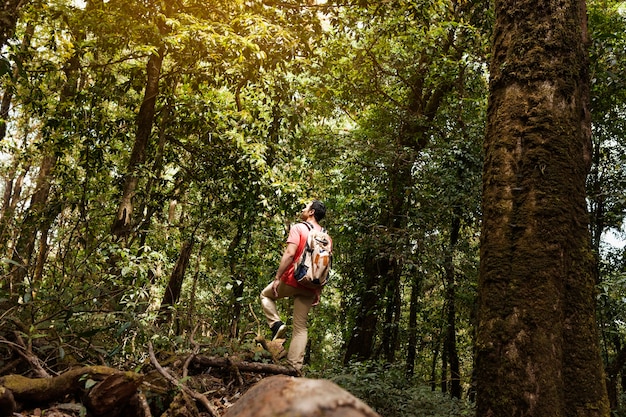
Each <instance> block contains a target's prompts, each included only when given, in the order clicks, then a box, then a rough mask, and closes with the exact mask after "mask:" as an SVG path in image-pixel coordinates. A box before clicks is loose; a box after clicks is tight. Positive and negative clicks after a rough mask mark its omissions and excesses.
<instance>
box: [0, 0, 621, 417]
mask: <svg viewBox="0 0 626 417" xmlns="http://www.w3.org/2000/svg"><path fill="white" fill-rule="evenodd" d="M609 3H610V4H609V5H610V7H605V6H606V5H607V3H606V2H601V3H597V2H590V3H589V13H590V14H589V16H590V20H589V23H590V30H591V32H592V34H593V36H592V39H593V44H592V49H591V57H592V63H593V66H592V110H593V118H594V127H593V129H594V146H595V150H596V154H595V155H596V159H594V161H593V163H594V165H593V170H592V176H590V182H589V187H588V188H589V190H590V191H589V197H590V200H589V201H590V206H591V207H592V214H594V215H595V214H596V213H597V217H594V219H596V218H597V219H602V222H599V223H596V225H597V227H598V229H597V230H598V236H600V235H602V233H603V232H604V231H606V230H607V229H609V228H613V229H617V228H619V227H621V225H622V223H623V219H624V214H625V213H624V198H623V195H624V193H623V192H621V191H620V190H624V188H625V186H626V182H625V181H626V180H625V179H624V178H626V175H624V169H623V168H624V166H626V164H624V163H623V162H624V161H623V158H624V156H623V155H624V154H626V153H625V152H624V149H623V143H622V142H623V140H622V139H623V137H624V135H623V133H624V132H623V130H624V129H623V128H624V123H623V119H624V117H623V116H624V108H623V104H624V103H623V99H624V94H625V91H626V89H625V88H624V85H623V80H625V79H626V77H624V76H623V74H622V72H623V70H624V68H626V65H624V62H623V60H624V54H623V51H624V37H623V36H622V35H621V34H623V33H626V31H624V30H623V29H624V27H623V26H624V19H623V16H622V12H621V9H620V8H619V5H618V4H617V3H616V4H614V5H613V4H612V3H611V2H609ZM491 18H492V16H491V9H490V7H488V6H486V4H485V3H483V2H457V1H438V0H437V1H435V0H433V1H430V0H429V1H421V2H416V1H414V0H392V1H387V2H384V3H381V2H370V3H367V2H362V1H351V0H350V1H347V2H345V1H342V2H336V1H328V2H325V3H322V4H319V3H315V4H310V3H307V4H304V3H303V2H296V1H291V0H286V1H281V2H267V1H260V0H248V1H242V0H237V1H231V0H229V1H222V0H218V1H214V2H211V4H207V2H200V1H196V0H180V1H172V2H157V1H152V0H145V1H141V2H137V1H129V0H110V1H106V2H102V1H92V0H89V1H86V2H85V4H84V7H83V6H80V5H79V3H77V2H73V1H69V0H68V1H65V0H57V1H54V2H40V1H32V2H28V4H27V5H26V6H25V7H24V9H23V11H22V14H21V17H20V20H19V21H18V25H17V28H16V31H15V36H14V37H13V38H12V39H10V40H9V41H8V43H7V45H6V46H5V49H4V52H6V53H3V65H1V67H2V69H1V71H0V72H1V73H0V91H1V92H2V93H3V94H4V97H5V99H6V100H7V101H9V102H10V105H11V106H10V111H9V112H8V113H7V114H6V115H4V114H3V115H2V117H3V118H5V119H6V122H7V124H6V126H7V131H6V136H5V137H3V138H0V151H1V156H2V158H1V159H0V171H1V172H2V177H3V184H2V191H3V195H4V198H3V200H2V205H1V210H2V211H1V213H0V259H1V261H0V273H1V274H2V282H1V285H0V305H2V308H3V314H2V315H1V316H0V328H2V329H3V330H2V334H0V336H2V337H3V338H5V339H6V340H4V339H3V340H0V341H1V342H2V343H3V344H2V345H1V346H2V349H3V350H2V358H1V359H0V360H1V361H2V364H6V363H9V362H10V359H11V358H12V355H13V354H14V353H13V352H12V351H11V349H9V348H8V346H10V345H9V342H10V343H14V342H16V340H15V336H14V334H13V331H15V332H17V334H19V335H20V336H21V338H22V339H23V340H25V341H26V343H29V342H32V349H33V350H34V351H35V352H36V354H37V355H38V356H39V357H41V358H45V361H46V364H47V365H48V366H49V367H50V368H51V369H54V370H61V369H63V368H65V367H67V366H70V365H73V364H74V363H77V362H80V363H107V364H111V365H115V366H120V367H126V368H137V367H141V366H142V364H143V363H144V362H145V359H146V352H145V348H144V347H145V345H146V342H147V341H148V340H153V341H154V342H155V344H156V345H157V346H158V347H159V348H160V349H163V350H164V351H169V350H171V351H188V350H189V349H190V342H189V335H190V334H194V337H195V338H196V340H198V341H200V342H201V344H202V346H203V349H205V350H211V351H214V352H218V353H224V352H231V353H232V352H233V351H235V350H238V349H242V348H245V349H248V350H251V351H254V350H255V349H256V347H255V343H254V341H253V340H254V337H255V336H256V334H257V333H261V334H264V333H265V332H266V330H267V329H266V325H265V322H264V319H263V315H262V311H261V308H260V306H259V303H258V294H259V292H260V290H261V289H262V288H263V287H264V286H265V285H267V283H268V282H269V281H270V280H271V279H272V277H273V274H274V272H275V269H276V267H277V265H278V262H279V260H280V256H281V253H282V249H283V242H284V240H285V237H286V232H287V230H288V226H289V224H290V223H291V222H293V221H295V220H296V213H297V212H298V210H299V209H300V207H301V205H302V204H303V203H305V202H306V201H307V200H309V199H311V198H320V199H322V200H324V201H325V203H326V204H327V207H328V209H329V210H328V216H327V219H326V220H325V224H324V225H325V226H326V228H327V229H329V231H330V233H331V235H332V236H333V241H334V248H335V253H334V260H335V263H334V270H333V272H332V274H333V275H332V279H331V282H330V284H329V286H328V287H327V288H326V289H325V290H324V293H323V298H322V304H321V305H320V306H319V307H316V308H315V309H314V310H313V311H312V313H311V315H310V321H309V323H310V326H309V330H310V331H309V336H310V342H311V343H310V346H309V349H308V351H307V359H308V361H309V364H308V367H307V370H308V371H310V372H311V373H313V374H314V375H322V376H325V377H328V376H332V375H334V374H337V375H338V376H337V381H338V382H340V383H341V384H342V385H344V386H345V387H347V388H349V389H350V390H351V391H352V392H355V393H356V394H357V396H359V397H361V398H368V399H371V401H372V402H373V404H371V405H373V406H374V407H376V408H377V409H378V410H379V411H380V412H381V413H382V414H383V415H406V416H410V415H413V414H415V415H433V416H436V415H467V413H469V412H470V410H471V407H466V405H465V404H464V403H462V402H455V401H448V400H447V399H446V398H445V397H441V396H439V394H435V393H431V392H429V391H428V389H430V388H428V389H427V388H425V387H424V386H423V384H424V383H426V382H428V383H430V384H431V386H432V385H435V386H442V385H445V384H443V382H444V381H442V380H444V379H445V378H446V376H445V375H444V371H443V370H442V369H441V363H442V360H443V359H442V349H443V344H444V337H445V328H446V326H447V325H448V322H447V319H446V318H447V316H446V314H445V313H446V311H447V310H446V309H447V308H449V305H450V303H451V301H453V302H454V304H455V307H456V315H455V320H456V322H455V323H456V326H457V332H456V336H457V338H458V340H457V345H458V354H459V357H460V362H461V370H462V377H461V378H462V383H463V385H464V387H468V386H469V384H470V379H471V374H472V367H473V354H472V345H473V326H474V324H475V323H474V306H475V287H476V281H477V274H478V226H479V222H480V216H481V210H480V192H481V170H482V155H481V152H482V137H483V131H484V118H485V111H486V106H487V102H486V97H487V78H488V70H487V66H486V61H487V57H488V54H489V52H488V51H489V50H488V44H489V36H490V30H491V26H490V25H491ZM157 54H162V58H163V66H162V70H161V73H160V78H159V92H158V95H157V97H156V105H155V117H154V122H153V125H152V126H151V128H150V135H149V143H148V145H147V148H146V157H145V161H144V162H143V163H142V164H140V165H139V166H138V167H136V169H135V170H134V171H133V172H132V174H133V175H136V176H137V181H138V186H137V192H136V194H135V195H134V199H133V202H134V204H135V207H137V209H136V210H135V213H136V214H135V218H134V219H133V227H132V232H131V233H130V235H129V236H128V237H127V238H126V239H116V238H114V237H113V236H112V235H111V229H110V226H111V223H112V219H113V218H114V216H115V212H116V208H117V206H118V203H119V200H120V198H121V196H122V190H123V186H124V180H125V178H126V177H127V176H128V174H129V172H127V170H128V162H129V159H130V158H131V152H132V149H133V145H134V141H135V137H136V132H137V129H138V120H137V115H138V112H139V109H140V108H141V105H142V101H143V94H144V91H145V89H146V79H147V65H148V62H149V59H150V57H151V56H155V55H157ZM5 57H6V62H5V61H4V59H5ZM5 63H6V64H7V65H10V67H7V68H5ZM435 104H436V105H435ZM429 106H432V107H429ZM49 158H52V159H54V166H53V169H51V171H50V172H49V173H48V174H47V177H46V178H45V180H46V181H47V184H49V190H48V191H49V193H48V195H47V198H46V201H45V204H44V208H43V209H41V210H35V208H34V206H33V203H32V201H33V198H34V196H35V195H36V194H37V192H38V191H40V190H41V189H42V187H41V184H44V185H45V184H46V183H45V182H43V183H38V176H39V174H40V173H41V172H44V173H45V170H44V162H45V161H47V160H48V159H49ZM594 208H598V210H597V211H596V210H594ZM600 209H601V210H600ZM455 218H459V219H460V222H461V228H460V236H459V240H458V242H457V244H456V246H455V247H454V248H450V238H451V236H450V234H451V225H452V223H453V221H454V219H455ZM26 238H32V242H30V243H32V253H31V255H30V256H27V257H25V258H19V257H15V252H16V250H17V248H19V246H20V242H22V241H24V240H27V239H26ZM184 242H193V248H192V251H191V254H190V257H189V260H188V267H187V270H186V272H185V275H184V281H183V284H182V288H181V294H180V297H179V299H178V301H177V302H176V303H175V305H173V306H171V307H170V310H169V311H170V312H171V313H172V315H171V317H172V319H171V320H169V321H167V322H165V323H162V322H159V307H160V303H161V300H162V299H163V295H164V293H165V289H166V286H167V285H168V282H169V281H170V278H171V276H172V273H173V270H174V268H175V266H176V265H177V261H178V260H179V257H180V253H181V247H182V245H183V243H184ZM24 246H27V245H24ZM450 252H452V253H453V256H452V259H453V261H452V263H453V271H454V279H453V283H452V284H450V283H449V282H446V281H445V262H446V259H447V258H446V256H447V255H448V254H449V253H450ZM601 255H603V258H602V262H603V263H602V269H600V271H599V273H600V277H601V282H602V285H601V286H600V288H601V296H600V304H599V306H600V309H599V313H600V316H601V317H602V320H601V321H602V326H603V330H604V331H605V333H604V334H605V336H607V337H606V344H605V356H606V359H607V362H609V361H610V359H612V358H614V357H615V356H616V355H617V351H618V350H619V346H618V345H617V344H616V342H615V339H611V338H610V337H608V336H609V335H611V336H612V335H618V336H619V337H618V338H617V340H618V341H620V342H621V341H623V340H624V337H625V336H624V332H623V329H622V326H621V321H620V317H621V313H622V312H623V311H624V302H623V294H624V280H623V265H622V264H623V253H622V252H620V251H614V252H612V253H611V254H609V253H608V252H607V253H606V255H604V253H602V254H601ZM370 258H374V259H378V260H379V259H388V260H391V261H393V262H397V264H398V265H401V267H400V268H399V270H398V271H397V273H398V274H397V278H398V281H397V282H398V293H399V296H398V298H397V299H394V298H393V297H392V295H393V294H392V295H389V294H388V293H387V292H384V293H381V294H378V296H379V302H378V304H377V305H376V306H375V307H374V308H375V309H376V312H377V317H381V319H380V320H379V321H378V323H377V325H376V329H375V330H376V337H375V338H374V342H373V343H374V346H373V348H374V352H375V355H374V356H376V357H377V358H381V357H382V353H381V352H382V345H383V342H382V338H383V335H384V334H385V332H386V331H387V330H389V329H395V330H397V335H398V338H397V344H396V345H395V347H394V353H395V354H396V355H395V359H394V360H393V361H390V362H393V363H385V364H379V363H377V362H366V363H363V364H351V365H350V367H349V368H346V369H342V368H339V367H338V365H337V364H338V363H340V362H341V361H342V360H343V356H344V353H345V350H346V342H347V341H348V340H349V338H350V336H351V335H352V334H353V331H354V327H355V323H356V320H357V316H358V313H359V310H358V309H359V307H360V306H361V305H362V302H363V299H364V298H365V296H366V295H368V292H372V291H378V290H377V289H375V288H368V287H367V284H366V277H367V275H368V273H371V270H370V269H368V266H369V265H368V264H367V261H368V259H370ZM16 269H17V270H22V271H26V275H25V276H24V277H23V278H21V279H19V280H18V281H16V282H12V284H11V285H7V284H6V283H7V282H9V281H10V277H12V276H14V274H15V270H16ZM450 285H453V286H454V290H455V292H454V294H455V295H454V299H453V300H448V299H446V296H447V294H449V292H447V290H448V289H449V286H450ZM413 289H415V291H416V298H415V300H416V301H415V303H416V304H415V306H416V314H417V317H416V325H415V327H414V328H411V325H410V320H411V319H410V308H411V300H412V298H411V295H412V294H411V291H413ZM385 303H387V304H385ZM393 303H397V305H398V306H399V307H398V312H397V314H396V313H394V314H396V315H395V316H394V320H388V319H387V317H385V318H384V319H383V318H382V317H383V316H384V315H385V314H386V313H387V311H386V310H385V307H386V306H390V307H394V305H393ZM281 307H282V309H283V311H285V316H286V317H288V313H289V308H290V304H289V303H287V302H285V303H283V304H281ZM286 320H287V319H286ZM194 332H195V333H194ZM411 337H415V340H416V343H417V346H416V347H417V349H416V359H415V364H414V365H415V377H414V378H415V379H408V380H407V379H406V378H404V377H403V374H402V372H401V368H402V367H403V366H404V365H406V363H404V362H405V361H406V360H407V355H408V350H409V348H408V344H409V340H410V339H411ZM257 354H258V352H256V353H255V355H256V357H257V359H258V358H259V356H260V355H257ZM260 360H266V359H260ZM19 371H24V372H27V369H19ZM371 386H377V387H378V386H380V389H378V390H376V391H372V390H371ZM446 413H447V414H446Z"/></svg>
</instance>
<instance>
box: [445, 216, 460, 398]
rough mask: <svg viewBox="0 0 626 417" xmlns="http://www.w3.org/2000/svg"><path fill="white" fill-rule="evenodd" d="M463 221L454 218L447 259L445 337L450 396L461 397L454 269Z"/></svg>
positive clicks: (456, 217)
mask: <svg viewBox="0 0 626 417" xmlns="http://www.w3.org/2000/svg"><path fill="white" fill-rule="evenodd" d="M460 229H461V221H460V219H459V217H458V216H457V215H455V216H454V218H453V219H452V226H451V228H450V243H449V244H450V246H449V248H448V253H447V254H446V259H445V274H446V278H445V281H446V310H447V317H446V332H445V339H444V351H445V353H446V354H445V357H446V358H447V359H448V361H449V365H450V396H451V397H453V398H461V394H462V390H461V371H460V369H459V368H460V365H459V353H458V351H457V347H456V300H455V298H456V281H455V278H454V277H455V271H454V261H453V255H454V250H455V247H456V245H457V243H458V241H459V231H460Z"/></svg>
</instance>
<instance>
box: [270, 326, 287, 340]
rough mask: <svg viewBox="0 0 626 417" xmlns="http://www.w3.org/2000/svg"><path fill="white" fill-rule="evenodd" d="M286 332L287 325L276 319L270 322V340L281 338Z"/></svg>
mask: <svg viewBox="0 0 626 417" xmlns="http://www.w3.org/2000/svg"><path fill="white" fill-rule="evenodd" d="M286 332H287V325H286V324H285V323H283V322H282V321H277V322H276V323H274V324H272V341H274V340H276V339H282V338H283V336H285V333H286Z"/></svg>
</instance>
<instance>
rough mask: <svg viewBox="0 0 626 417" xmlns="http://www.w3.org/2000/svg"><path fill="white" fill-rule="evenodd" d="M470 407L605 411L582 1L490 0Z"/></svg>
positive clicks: (555, 413)
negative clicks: (492, 18)
mask: <svg viewBox="0 0 626 417" xmlns="http://www.w3.org/2000/svg"><path fill="white" fill-rule="evenodd" d="M495 11H496V24H495V28H494V37H493V39H494V47H493V54H492V62H491V65H490V76H491V78H490V97H489V99H490V102H489V107H488V122H487V134H486V139H485V163H484V172H483V224H482V233H481V266H480V279H479V311H478V330H477V362H476V376H477V378H476V379H477V415H479V416H507V417H517V416H520V417H521V416H533V417H534V416H546V417H547V416H550V417H560V416H588V417H595V416H598V417H599V416H603V417H604V416H608V415H609V407H608V400H607V393H606V387H605V381H604V374H603V370H602V363H601V360H600V355H599V345H598V338H597V330H596V327H595V305H594V302H595V299H594V285H595V279H594V256H593V253H592V250H591V247H590V246H591V242H590V240H591V239H590V236H589V230H588V228H587V226H588V221H589V220H588V215H587V211H586V201H585V177H586V175H587V172H588V169H589V163H590V125H589V112H588V58H587V53H586V43H587V41H588V40H587V33H586V20H585V19H586V17H585V7H584V2H583V1H580V0H560V1H556V2H554V1H551V2H548V1H539V2H537V1H530V0H522V1H510V0H498V1H496V3H495Z"/></svg>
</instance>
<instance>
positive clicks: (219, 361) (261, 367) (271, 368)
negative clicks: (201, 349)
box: [194, 355, 299, 376]
mask: <svg viewBox="0 0 626 417" xmlns="http://www.w3.org/2000/svg"><path fill="white" fill-rule="evenodd" d="M194 363H196V364H198V365H201V366H206V367H211V366H213V367H216V368H227V369H230V368H233V367H236V368H237V369H239V371H243V372H255V373H259V374H273V375H278V374H280V375H290V376H299V372H298V371H297V370H296V369H295V368H293V367H291V366H283V365H275V364H271V363H259V362H246V361H240V360H236V359H230V358H222V357H208V356H203V355H198V356H196V357H195V358H194Z"/></svg>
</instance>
